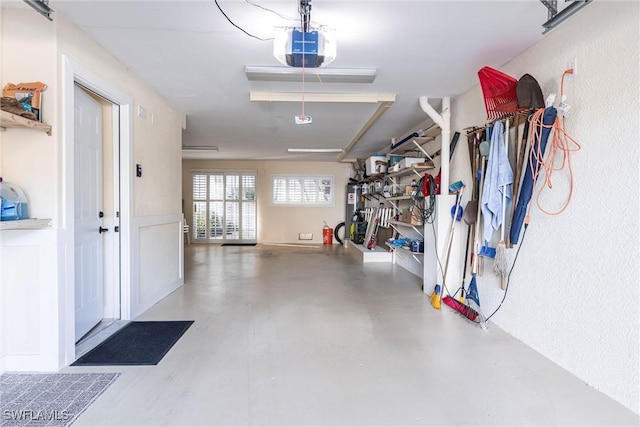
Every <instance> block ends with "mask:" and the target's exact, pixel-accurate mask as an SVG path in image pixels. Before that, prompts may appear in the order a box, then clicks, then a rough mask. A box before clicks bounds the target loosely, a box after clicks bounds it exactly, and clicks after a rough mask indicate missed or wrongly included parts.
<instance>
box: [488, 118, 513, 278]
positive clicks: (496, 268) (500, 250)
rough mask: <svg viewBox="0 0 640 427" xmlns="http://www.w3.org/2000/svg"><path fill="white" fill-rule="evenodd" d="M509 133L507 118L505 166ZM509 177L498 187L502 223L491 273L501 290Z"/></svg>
mask: <svg viewBox="0 0 640 427" xmlns="http://www.w3.org/2000/svg"><path fill="white" fill-rule="evenodd" d="M509 132H510V129H509V119H508V118H507V120H506V121H505V132H504V157H505V158H506V165H508V164H509ZM509 169H511V166H509ZM511 176H512V178H511V182H508V181H503V182H500V183H499V184H502V185H501V186H500V187H501V188H502V222H501V224H500V242H498V246H497V247H496V256H495V258H494V260H493V272H494V273H495V274H496V275H497V276H499V277H500V287H501V288H502V289H504V288H505V286H506V276H507V254H506V252H505V251H506V249H507V245H506V243H505V240H504V236H505V230H506V228H507V213H506V212H507V194H510V193H511V191H510V190H511V189H510V188H509V186H510V185H511V183H512V182H513V174H512V175H511ZM509 199H511V197H509Z"/></svg>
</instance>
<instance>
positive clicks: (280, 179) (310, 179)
mask: <svg viewBox="0 0 640 427" xmlns="http://www.w3.org/2000/svg"><path fill="white" fill-rule="evenodd" d="M271 183H272V186H271V189H272V193H271V194H272V197H271V201H272V203H273V204H274V205H285V206H286V205H291V206H300V205H302V206H333V204H334V195H333V194H334V191H333V177H332V176H310V175H303V176H293V175H291V176H289V175H274V176H273V177H272V180H271Z"/></svg>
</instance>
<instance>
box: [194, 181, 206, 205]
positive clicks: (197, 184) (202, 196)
mask: <svg viewBox="0 0 640 427" xmlns="http://www.w3.org/2000/svg"><path fill="white" fill-rule="evenodd" d="M193 200H207V176H206V175H193Z"/></svg>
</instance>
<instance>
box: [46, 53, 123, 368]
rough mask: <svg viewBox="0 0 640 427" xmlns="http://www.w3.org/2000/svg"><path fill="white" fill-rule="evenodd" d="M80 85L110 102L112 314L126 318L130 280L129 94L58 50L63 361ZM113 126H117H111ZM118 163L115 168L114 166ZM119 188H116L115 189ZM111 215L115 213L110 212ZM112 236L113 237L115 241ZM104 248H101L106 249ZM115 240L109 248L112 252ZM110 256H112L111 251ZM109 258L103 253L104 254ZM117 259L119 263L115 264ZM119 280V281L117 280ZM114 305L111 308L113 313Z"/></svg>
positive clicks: (67, 346) (70, 317) (70, 358)
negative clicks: (115, 225)
mask: <svg viewBox="0 0 640 427" xmlns="http://www.w3.org/2000/svg"><path fill="white" fill-rule="evenodd" d="M75 83H78V84H80V85H81V86H84V87H85V88H87V89H89V90H91V91H92V92H94V93H96V94H98V95H100V96H101V97H103V98H105V99H106V100H108V101H110V102H111V103H113V104H114V105H113V107H112V108H113V126H114V132H113V139H114V140H113V150H114V151H113V162H114V163H113V166H114V171H116V170H118V169H119V173H114V174H113V179H114V183H113V185H114V207H116V208H117V207H118V206H119V208H120V210H119V212H120V221H119V225H120V233H119V237H120V247H119V249H120V251H119V263H118V262H117V261H118V260H117V258H116V259H114V262H113V263H111V264H112V265H111V266H108V267H105V268H110V269H111V270H112V276H113V277H114V278H116V280H114V282H119V283H114V284H113V285H111V288H112V292H113V297H114V301H120V304H114V313H113V314H114V315H115V316H116V317H119V318H120V319H123V320H130V317H131V316H130V311H131V310H130V307H131V304H130V295H131V291H130V284H131V280H130V279H131V262H130V260H131V216H132V206H133V201H132V196H133V191H132V172H131V164H132V157H133V153H132V144H131V137H132V135H133V131H132V120H131V114H132V111H133V108H132V105H133V100H132V98H131V97H130V96H128V95H127V94H125V93H124V92H122V91H121V90H120V89H118V88H117V87H115V86H114V85H112V84H111V83H109V82H107V81H106V80H104V79H103V78H102V77H100V76H99V75H98V74H96V73H94V72H92V71H91V70H89V69H88V68H86V67H84V66H83V65H81V64H80V63H78V62H76V61H75V60H73V59H71V58H70V57H68V56H66V55H62V118H63V120H62V141H63V143H62V153H61V154H62V155H61V159H62V168H61V170H62V176H61V181H62V200H63V203H62V212H61V214H62V215H61V218H62V232H63V234H64V241H65V244H64V249H63V250H64V252H65V253H64V254H63V256H62V258H63V259H64V268H63V271H61V272H60V275H61V276H63V277H64V280H62V281H61V283H63V284H64V285H63V286H62V289H61V290H60V291H61V292H60V300H61V301H60V304H59V307H60V310H61V311H60V313H59V318H60V319H61V323H60V325H59V340H60V344H61V348H62V349H63V351H62V352H63V353H64V363H65V365H69V364H71V363H73V362H74V361H75V360H76V352H75V260H74V251H75V247H74V242H75V230H74V223H75V209H74V207H75V194H74V176H75V170H74V148H75V143H74V104H75V101H74V85H75ZM116 128H117V129H116ZM118 165H119V168H118V167H117V166H118ZM118 189H119V191H117V190H118ZM114 216H115V215H114ZM117 241H118V240H117V239H114V242H117ZM109 250H110V249H109V248H106V249H105V252H107V251H109ZM117 250H118V245H117V243H116V244H114V245H113V251H115V252H118V251H117ZM111 258H113V257H111ZM107 259H109V257H107ZM118 264H119V265H118ZM118 285H119V286H118ZM116 311H117V313H116Z"/></svg>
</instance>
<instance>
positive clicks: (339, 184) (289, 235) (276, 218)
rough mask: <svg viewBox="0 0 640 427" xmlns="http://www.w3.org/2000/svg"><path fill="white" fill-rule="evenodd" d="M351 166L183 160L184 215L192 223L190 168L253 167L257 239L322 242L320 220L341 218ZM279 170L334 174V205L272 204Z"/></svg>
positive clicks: (330, 221) (330, 222)
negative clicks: (274, 177)
mask: <svg viewBox="0 0 640 427" xmlns="http://www.w3.org/2000/svg"><path fill="white" fill-rule="evenodd" d="M351 169H352V167H351V164H350V163H335V162H290V161H257V160H256V161H226V160H184V161H183V164H182V182H183V184H182V194H183V198H184V206H185V217H186V218H187V221H188V222H189V224H191V215H192V214H191V213H192V206H193V195H192V187H191V185H192V184H191V183H192V179H191V175H192V170H222V171H225V170H231V171H233V170H255V171H257V181H258V189H257V202H258V242H259V243H322V227H323V226H324V223H323V221H327V224H328V225H329V226H330V227H332V228H333V227H335V226H336V225H337V224H338V223H340V222H342V221H344V215H345V203H346V200H345V199H346V185H347V181H348V177H349V173H350V171H351ZM278 174H284V175H317V174H323V175H332V176H334V185H335V205H334V206H333V207H317V206H314V207H288V206H274V205H272V204H271V176H272V175H278ZM298 233H313V240H312V241H308V240H306V241H299V240H298ZM334 243H335V240H334Z"/></svg>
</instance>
